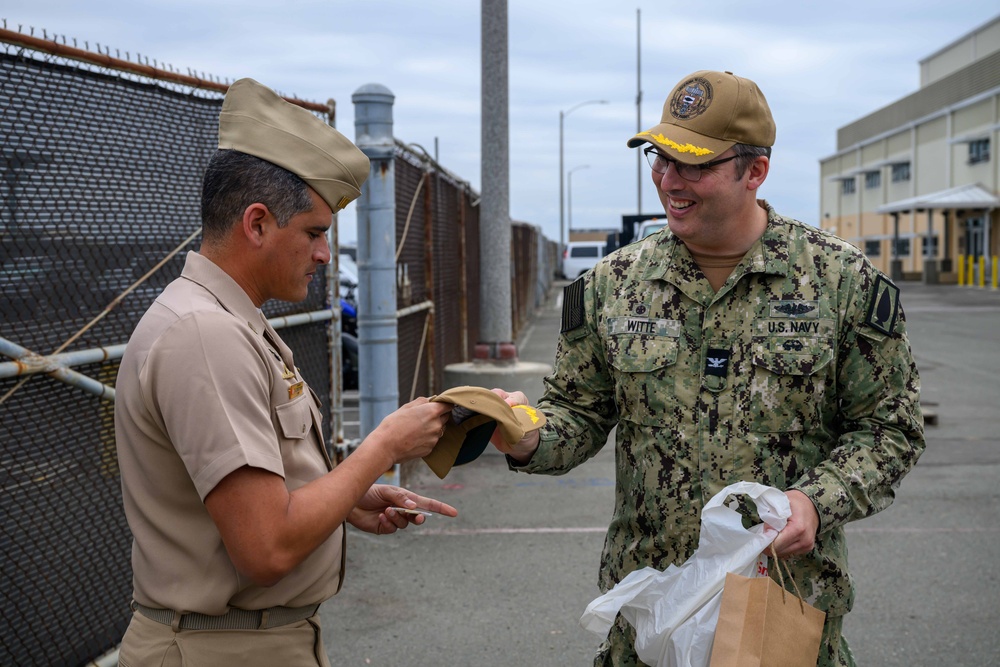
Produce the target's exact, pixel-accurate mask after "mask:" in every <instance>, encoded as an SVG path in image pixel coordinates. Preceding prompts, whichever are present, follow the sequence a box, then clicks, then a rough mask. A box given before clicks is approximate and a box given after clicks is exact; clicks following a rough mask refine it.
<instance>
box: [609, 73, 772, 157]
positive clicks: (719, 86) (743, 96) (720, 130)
mask: <svg viewBox="0 0 1000 667" xmlns="http://www.w3.org/2000/svg"><path fill="white" fill-rule="evenodd" d="M774 135H775V128H774V119H773V118H772V117H771V109H770V107H768V106H767V100H765V99H764V93H762V92H760V88H758V87H757V84H756V83H754V82H753V81H751V80H750V79H744V78H742V77H739V76H736V75H734V74H733V73H732V72H710V71H708V70H701V71H699V72H695V73H694V74H691V75H690V76H687V77H685V78H684V79H682V80H681V82H680V83H678V84H677V85H676V86H675V87H674V89H673V91H672V92H671V93H670V97H668V98H667V101H666V102H665V103H664V104H663V117H662V118H661V119H660V124H659V125H657V126H656V127H654V128H652V129H651V130H647V131H645V132H640V133H639V134H637V135H635V136H634V137H632V138H631V139H629V140H628V146H629V148H635V147H637V146H641V145H642V144H644V143H646V142H649V143H651V144H653V145H654V146H656V147H657V148H659V149H660V150H662V151H663V152H664V153H666V154H668V155H670V156H672V157H674V158H675V159H677V160H680V161H681V162H687V163H688V164H701V163H702V162H708V161H710V160H714V159H716V158H718V157H719V155H720V154H722V153H724V152H726V151H727V150H729V149H730V147H732V145H733V144H749V145H751V146H773V145H774Z"/></svg>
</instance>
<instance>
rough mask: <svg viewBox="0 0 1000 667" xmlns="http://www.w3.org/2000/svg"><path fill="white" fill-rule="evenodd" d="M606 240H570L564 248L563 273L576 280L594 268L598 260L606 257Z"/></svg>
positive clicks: (569, 278) (565, 276) (564, 275)
mask: <svg viewBox="0 0 1000 667" xmlns="http://www.w3.org/2000/svg"><path fill="white" fill-rule="evenodd" d="M605 245H606V244H605V242H604V241H570V242H569V243H567V244H566V249H565V250H563V260H562V275H563V278H566V279H567V280H576V279H577V278H579V277H580V276H582V275H583V274H584V273H586V272H587V271H589V270H591V269H592V268H594V265H595V264H597V260H599V259H600V258H601V257H604V248H605Z"/></svg>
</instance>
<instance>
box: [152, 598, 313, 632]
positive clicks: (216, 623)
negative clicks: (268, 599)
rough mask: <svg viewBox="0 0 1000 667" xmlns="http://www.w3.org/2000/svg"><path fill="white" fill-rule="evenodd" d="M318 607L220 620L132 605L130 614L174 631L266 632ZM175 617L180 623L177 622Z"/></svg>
mask: <svg viewBox="0 0 1000 667" xmlns="http://www.w3.org/2000/svg"><path fill="white" fill-rule="evenodd" d="M318 609H319V605H318V604H314V605H309V606H307V607H268V608H267V609H237V608H235V607H232V608H230V609H229V611H227V612H226V613H225V614H222V615H221V616H210V615H208V614H198V613H190V614H178V613H177V612H175V611H174V610H173V609H152V608H150V607H146V606H144V605H141V604H139V603H138V602H136V601H135V600H133V601H132V611H137V612H139V613H140V614H142V615H143V616H145V617H146V618H148V619H150V620H153V621H156V622H157V623H162V624H163V625H169V626H171V627H172V628H174V630H267V629H268V628H277V627H280V626H282V625H288V624H289V623H295V622H296V621H301V620H303V619H306V618H309V617H310V616H312V615H314V614H315V613H316V611H317V610H318ZM178 617H180V618H179V620H178Z"/></svg>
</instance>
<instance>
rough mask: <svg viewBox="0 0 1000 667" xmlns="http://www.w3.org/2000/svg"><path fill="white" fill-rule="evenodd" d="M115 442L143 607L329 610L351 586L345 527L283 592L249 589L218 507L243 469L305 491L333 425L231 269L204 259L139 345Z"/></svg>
mask: <svg viewBox="0 0 1000 667" xmlns="http://www.w3.org/2000/svg"><path fill="white" fill-rule="evenodd" d="M115 431H116V437H117V447H118V461H119V465H120V468H121V477H122V495H123V500H124V505H125V514H126V517H127V519H128V523H129V527H130V528H131V530H132V534H133V537H134V540H133V543H132V570H133V586H134V593H133V596H134V598H135V600H136V601H137V602H138V603H140V604H143V605H146V606H148V607H154V608H164V609H173V610H175V611H179V612H182V613H187V612H199V613H203V614H211V615H219V614H224V613H225V612H226V611H227V609H228V608H229V607H231V606H232V607H238V608H241V609H264V608H267V607H272V606H277V605H282V606H286V607H301V606H306V605H311V604H319V603H321V602H323V601H324V600H326V599H327V598H329V597H331V596H332V595H334V594H335V593H336V592H337V590H338V589H339V587H340V582H341V578H342V574H343V565H344V552H343V539H344V528H343V526H341V527H340V528H338V529H337V531H336V532H335V533H334V534H333V535H332V536H331V537H330V539H328V540H327V541H326V542H325V543H323V545H322V546H321V547H320V548H319V549H317V550H316V551H315V552H314V553H312V554H311V555H310V556H309V557H308V558H306V559H305V560H304V561H303V562H302V563H300V564H299V566H298V567H296V568H295V569H294V570H292V571H291V572H290V573H289V574H288V575H287V576H285V577H284V578H283V579H282V580H281V581H280V582H278V583H277V584H275V585H274V586H270V587H267V588H262V587H260V586H256V585H254V584H253V583H252V582H250V581H249V580H248V579H246V578H245V577H244V576H242V575H241V574H240V573H239V572H238V571H237V570H236V568H235V567H234V566H233V563H232V562H231V561H230V559H229V555H228V554H227V552H226V548H225V546H224V545H223V543H222V538H221V536H220V535H219V531H218V529H217V528H216V526H215V523H214V522H213V521H212V518H211V517H210V516H209V514H208V511H207V510H206V509H205V505H204V499H205V497H206V496H207V495H208V494H209V492H210V491H211V490H212V489H213V488H215V485H216V484H218V483H219V481H221V480H222V479H223V478H224V477H225V476H226V475H228V474H229V473H231V472H233V471H234V470H236V469H238V468H240V467H242V466H252V467H255V468H262V469H264V470H268V471H270V472H273V473H275V474H277V475H280V476H281V477H283V478H284V480H285V485H286V487H287V488H288V490H289V491H293V490H295V489H296V488H299V487H301V486H303V485H305V484H306V483H308V482H310V481H312V480H314V479H316V478H318V477H319V476H321V475H323V474H325V473H326V472H327V471H329V470H330V469H331V468H332V467H333V464H332V463H331V461H330V458H329V456H328V454H327V452H326V449H325V448H324V446H323V442H322V433H323V432H322V429H321V413H320V410H319V404H318V401H317V399H316V397H315V394H313V392H312V390H311V389H309V387H308V386H307V385H306V384H305V382H304V381H303V379H302V377H301V375H300V374H299V372H298V370H297V369H296V368H295V364H294V362H293V360H292V352H291V350H290V349H289V348H288V347H287V346H286V345H285V344H284V343H283V342H282V341H281V339H280V338H279V337H278V335H277V334H276V333H275V332H274V330H273V329H272V328H271V327H270V325H268V324H267V322H266V319H265V318H264V316H263V315H262V313H261V312H260V311H259V310H258V309H257V308H256V307H255V306H254V305H253V302H251V301H250V298H249V297H248V296H247V294H246V293H245V292H244V291H243V289H242V288H240V286H239V285H237V284H236V282H235V281H234V280H233V279H232V278H230V277H229V276H228V275H227V274H226V273H225V272H224V271H222V269H220V268H219V267H218V266H216V265H215V264H214V263H212V262H211V261H210V260H208V259H206V258H205V257H203V256H202V255H199V254H197V253H194V252H191V253H189V254H188V255H187V261H186V263H185V266H184V271H183V273H182V274H181V277H180V278H178V279H177V280H175V281H173V282H172V283H171V284H170V285H168V286H167V287H166V289H164V290H163V293H162V294H160V296H159V297H158V298H157V299H156V301H155V302H154V303H153V305H152V306H150V308H149V310H148V311H147V312H146V314H145V315H144V316H143V318H142V319H141V320H140V322H139V325H138V326H137V327H136V329H135V331H134V332H133V334H132V337H131V339H130V340H129V343H128V347H127V349H126V352H125V356H124V357H123V359H122V363H121V368H120V369H119V372H118V381H117V397H116V403H115Z"/></svg>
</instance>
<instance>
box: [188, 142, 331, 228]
mask: <svg viewBox="0 0 1000 667" xmlns="http://www.w3.org/2000/svg"><path fill="white" fill-rule="evenodd" d="M258 202H259V203H261V204H263V205H264V206H266V207H267V208H268V210H269V211H270V212H271V214H272V215H273V216H274V217H275V219H276V220H277V221H278V226H279V227H284V226H285V225H287V224H288V221H289V220H291V219H292V217H293V216H295V215H298V214H299V213H304V212H305V211H311V210H312V207H313V202H312V198H311V197H310V196H309V186H308V185H306V183H305V181H303V180H302V179H301V178H299V177H298V176H296V175H295V174H293V173H292V172H290V171H288V170H287V169H283V168H282V167H279V166H278V165H276V164H272V163H271V162H268V161H266V160H261V159H260V158H258V157H254V156H253V155H248V154H247V153H241V152H240V151H234V150H218V151H216V152H215V154H214V155H213V156H212V159H211V160H209V163H208V167H207V168H206V169H205V180H204V183H203V184H202V190H201V221H202V234H203V236H204V238H205V240H207V241H213V240H215V241H217V240H220V239H221V238H222V237H223V236H224V235H225V234H226V232H227V231H228V230H229V229H230V227H232V225H233V223H235V222H236V221H237V220H239V219H240V218H241V217H242V216H243V211H245V210H246V209H247V207H248V206H250V205H251V204H254V203H258Z"/></svg>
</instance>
